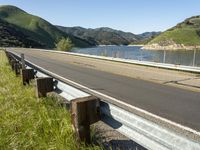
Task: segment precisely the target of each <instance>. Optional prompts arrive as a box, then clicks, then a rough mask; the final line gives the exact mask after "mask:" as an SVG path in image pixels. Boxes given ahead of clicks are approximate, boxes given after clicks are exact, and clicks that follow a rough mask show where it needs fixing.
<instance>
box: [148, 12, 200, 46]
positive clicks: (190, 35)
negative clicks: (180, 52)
mask: <svg viewBox="0 0 200 150" xmlns="http://www.w3.org/2000/svg"><path fill="white" fill-rule="evenodd" d="M147 48H150V49H151V48H153V49H162V48H164V49H194V48H200V16H194V17H191V18H188V19H186V20H185V21H184V22H182V23H179V24H177V25H176V26H175V27H173V28H171V29H169V30H167V31H165V32H163V33H161V34H160V35H159V36H157V37H155V38H154V39H152V40H151V41H150V42H149V43H148V45H147Z"/></svg>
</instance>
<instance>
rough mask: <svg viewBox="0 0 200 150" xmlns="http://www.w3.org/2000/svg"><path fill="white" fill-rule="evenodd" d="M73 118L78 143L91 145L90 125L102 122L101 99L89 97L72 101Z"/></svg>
mask: <svg viewBox="0 0 200 150" xmlns="http://www.w3.org/2000/svg"><path fill="white" fill-rule="evenodd" d="M71 118H72V124H73V127H74V129H75V132H76V135H77V139H78V141H80V142H85V143H86V144H90V143H91V139H90V125H91V124H93V123H95V122H97V121H99V120H100V106H99V99H98V98H97V97H94V96H89V97H84V98H78V99H75V100H72V101H71Z"/></svg>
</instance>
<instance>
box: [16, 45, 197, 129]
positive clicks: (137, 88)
mask: <svg viewBox="0 0 200 150" xmlns="http://www.w3.org/2000/svg"><path fill="white" fill-rule="evenodd" d="M13 51H15V52H17V53H18V54H20V53H21V52H23V53H24V54H25V58H26V59H27V60H29V61H31V62H33V63H35V64H36V65H38V66H41V67H43V68H45V69H47V70H49V71H52V72H54V73H56V74H58V75H60V76H62V77H65V78H67V79H70V80H72V81H75V82H77V83H79V84H82V85H84V86H87V87H89V88H91V89H94V90H96V91H99V92H101V93H103V94H107V95H109V96H111V97H114V98H116V99H119V100H121V101H124V102H126V103H128V104H131V105H133V106H136V107H139V108H141V109H144V110H146V111H149V112H151V113H153V114H156V115H158V116H161V117H164V118H166V119H169V120H171V121H174V122H177V123H180V124H182V125H184V126H187V127H190V128H192V129H195V130H197V131H200V93H199V92H193V91H189V90H184V89H180V88H176V87H172V86H166V85H162V84H158V83H153V82H150V81H144V80H140V79H134V78H129V77H125V76H120V75H116V74H112V73H108V72H104V71H99V70H95V69H92V68H88V67H84V66H80V65H75V64H71V63H67V61H66V60H65V59H63V58H64V57H65V56H64V55H63V54H57V53H50V52H41V51H33V50H30V49H28V50H20V51H19V50H13ZM61 55H62V57H61ZM71 57H75V56H71ZM66 59H70V58H69V56H66ZM80 62H81V57H80ZM106 63H108V62H105V65H106ZM91 65H92V64H91ZM121 69H122V71H123V69H125V68H123V66H121Z"/></svg>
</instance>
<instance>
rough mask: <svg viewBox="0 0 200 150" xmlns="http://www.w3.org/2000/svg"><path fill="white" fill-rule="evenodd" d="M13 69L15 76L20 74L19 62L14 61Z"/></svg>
mask: <svg viewBox="0 0 200 150" xmlns="http://www.w3.org/2000/svg"><path fill="white" fill-rule="evenodd" d="M14 70H15V74H16V76H18V75H19V74H20V64H19V62H18V61H16V62H15V63H14Z"/></svg>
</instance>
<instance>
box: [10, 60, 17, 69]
mask: <svg viewBox="0 0 200 150" xmlns="http://www.w3.org/2000/svg"><path fill="white" fill-rule="evenodd" d="M16 63H17V61H16V60H14V59H11V68H12V70H13V71H14V70H15V68H14V66H15V64H16Z"/></svg>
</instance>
